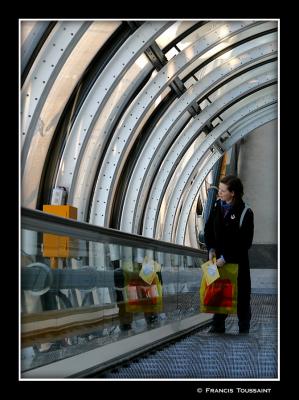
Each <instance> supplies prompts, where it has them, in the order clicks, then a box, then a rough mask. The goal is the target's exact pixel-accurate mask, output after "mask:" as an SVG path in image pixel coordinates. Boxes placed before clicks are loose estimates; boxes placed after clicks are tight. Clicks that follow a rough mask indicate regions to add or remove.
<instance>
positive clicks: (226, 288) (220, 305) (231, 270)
mask: <svg viewBox="0 0 299 400" xmlns="http://www.w3.org/2000/svg"><path fill="white" fill-rule="evenodd" d="M218 270H219V274H220V277H219V278H218V279H217V280H215V281H214V282H213V283H211V284H210V285H207V282H206V279H205V278H204V276H203V277H202V280H201V285H200V291H199V292H200V311H201V312H203V313H213V314H217V313H221V314H236V313H237V295H238V286H237V278H238V264H229V263H227V264H224V266H223V267H221V268H219V269H218Z"/></svg>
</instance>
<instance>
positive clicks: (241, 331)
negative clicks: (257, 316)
mask: <svg viewBox="0 0 299 400" xmlns="http://www.w3.org/2000/svg"><path fill="white" fill-rule="evenodd" d="M239 333H241V334H245V335H247V334H248V333H249V329H239Z"/></svg>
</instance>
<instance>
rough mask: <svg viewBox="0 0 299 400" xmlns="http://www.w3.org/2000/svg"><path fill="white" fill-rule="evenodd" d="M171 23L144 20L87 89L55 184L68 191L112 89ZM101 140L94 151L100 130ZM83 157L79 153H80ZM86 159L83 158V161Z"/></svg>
mask: <svg viewBox="0 0 299 400" xmlns="http://www.w3.org/2000/svg"><path fill="white" fill-rule="evenodd" d="M171 24H172V23H171V22H165V21H152V22H146V23H144V24H143V25H141V27H140V28H139V29H137V30H136V31H135V32H134V33H133V34H132V36H130V38H129V39H128V40H126V41H125V43H124V44H123V46H121V48H120V49H119V50H118V51H117V52H116V53H115V55H114V56H113V57H112V58H111V60H110V61H109V63H108V64H107V65H106V67H105V68H104V70H103V71H102V73H101V74H100V76H99V77H98V79H97V80H96V82H95V83H94V84H93V86H92V88H91V89H90V91H89V93H88V95H87V97H86V99H85V101H84V103H83V105H82V107H81V108H80V110H79V113H78V115H77V117H76V120H75V121H74V124H73V126H72V128H71V130H70V132H69V135H68V139H67V143H66V146H65V148H64V153H63V156H62V158H61V161H60V165H59V169H58V174H57V178H56V185H58V186H64V187H66V188H67V189H68V190H69V189H70V188H71V186H72V181H73V176H74V173H75V168H76V164H77V159H78V158H79V155H80V153H81V151H82V148H83V149H84V148H85V147H86V144H87V142H88V141H89V140H90V135H91V132H92V129H93V128H94V124H95V123H96V121H97V119H98V116H99V113H100V111H101V110H102V108H103V107H104V106H105V104H106V102H107V101H108V99H109V97H110V95H111V94H112V92H113V90H114V89H115V87H116V86H117V84H118V83H119V82H120V81H121V79H122V78H123V76H124V74H125V73H126V71H127V70H128V69H129V68H130V67H131V66H132V65H133V63H134V62H135V61H136V60H137V59H138V57H139V56H140V55H142V53H143V52H144V50H145V49H146V48H147V47H149V46H150V45H151V43H152V42H153V41H154V40H155V38H156V37H157V36H159V35H160V34H161V33H162V32H163V31H164V30H165V29H167V28H168V27H169V26H170V25H171ZM99 134H100V135H101V139H100V140H99V143H98V148H97V149H96V150H97V152H99V151H101V149H100V147H101V146H102V145H103V143H104V141H105V139H106V137H105V134H106V131H105V130H103V131H100V132H99ZM81 157H82V156H81ZM82 162H85V160H82Z"/></svg>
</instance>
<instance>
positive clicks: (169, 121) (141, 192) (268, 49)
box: [121, 35, 276, 234]
mask: <svg viewBox="0 0 299 400" xmlns="http://www.w3.org/2000/svg"><path fill="white" fill-rule="evenodd" d="M272 40H273V37H271V36H270V35H269V37H268V38H266V37H265V38H264V41H265V43H264V44H260V43H259V45H257V43H256V42H254V41H253V43H250V44H249V43H246V44H244V45H242V46H239V47H237V48H236V49H234V50H232V51H231V54H230V57H231V58H229V59H228V60H227V61H226V62H224V63H223V64H220V65H219V66H218V67H217V68H215V69H213V70H212V71H211V72H210V73H208V74H207V75H206V76H205V77H204V78H203V79H202V80H201V81H199V82H198V83H197V84H195V85H193V86H192V87H190V88H189V90H188V91H187V92H185V93H184V94H183V95H182V96H181V97H180V98H179V101H177V102H176V103H175V104H173V105H172V106H171V107H170V108H169V110H168V112H167V114H166V115H165V116H164V117H163V118H161V120H160V121H159V123H158V125H157V126H156V127H155V129H154V130H153V132H152V133H151V136H150V137H149V139H148V142H147V143H146V146H144V148H143V150H142V152H141V155H140V157H139V159H138V161H137V163H136V167H135V170H134V172H133V174H132V177H131V179H130V183H129V187H128V190H127V193H126V198H125V203H124V208H125V209H126V210H130V212H126V213H124V214H123V216H122V221H121V229H122V230H130V231H131V232H136V230H137V227H138V224H139V223H140V218H141V214H142V212H143V208H144V203H145V199H146V197H147V193H148V186H149V181H150V179H151V178H152V176H153V174H154V172H155V171H156V170H157V169H158V166H159V165H161V163H162V161H163V158H164V155H165V151H166V149H167V148H168V147H169V146H170V145H171V143H172V142H173V141H174V140H175V138H176V136H177V132H179V130H180V125H182V124H183V123H184V122H185V120H186V115H184V113H185V112H186V111H187V108H188V106H189V105H190V104H191V103H192V102H193V101H195V100H198V99H199V98H202V97H204V95H205V94H207V93H208V92H209V91H211V90H212V88H213V87H215V86H216V85H217V84H219V83H220V82H222V81H223V80H224V79H225V78H228V77H230V76H231V75H233V74H234V73H236V72H237V71H238V70H239V69H240V68H244V66H246V65H250V63H251V62H252V60H256V59H261V58H263V57H267V56H268V55H269V54H273V52H274V51H275V50H276V46H275V42H273V41H272ZM254 45H255V47H253V48H250V46H254ZM266 79H267V78H266ZM269 79H270V78H269ZM272 79H275V78H274V77H273V76H272ZM256 85H257V83H256V82H252V83H251V85H250V84H249V86H251V87H252V86H253V87H254V86H256ZM234 96H235V95H234ZM234 96H232V99H233V98H234ZM211 115H212V113H211ZM180 118H183V121H180ZM198 118H199V119H201V116H200V115H199V117H198ZM191 125H192V124H191ZM132 207H133V209H132ZM143 233H145V234H147V232H145V231H143ZM148 233H149V234H150V232H148Z"/></svg>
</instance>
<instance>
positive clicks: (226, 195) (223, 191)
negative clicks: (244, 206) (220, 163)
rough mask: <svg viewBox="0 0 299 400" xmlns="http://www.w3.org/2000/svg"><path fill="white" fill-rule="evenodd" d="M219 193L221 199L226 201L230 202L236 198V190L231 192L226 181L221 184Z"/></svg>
mask: <svg viewBox="0 0 299 400" xmlns="http://www.w3.org/2000/svg"><path fill="white" fill-rule="evenodd" d="M218 195H219V197H220V199H221V200H223V201H226V203H230V202H231V201H232V200H233V198H234V192H230V191H229V190H228V188H227V185H226V184H225V183H220V184H219V190H218Z"/></svg>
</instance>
